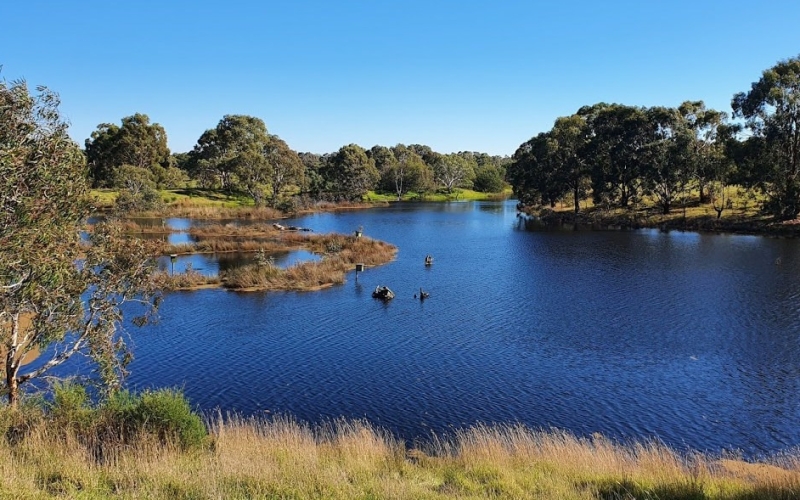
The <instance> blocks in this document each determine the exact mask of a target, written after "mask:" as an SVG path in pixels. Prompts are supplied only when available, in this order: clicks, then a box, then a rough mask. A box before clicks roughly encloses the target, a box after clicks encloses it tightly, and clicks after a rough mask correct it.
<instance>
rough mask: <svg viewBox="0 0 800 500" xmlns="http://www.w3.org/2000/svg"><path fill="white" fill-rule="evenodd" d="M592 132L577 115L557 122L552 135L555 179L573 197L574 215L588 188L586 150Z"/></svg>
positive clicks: (550, 146) (583, 119)
mask: <svg viewBox="0 0 800 500" xmlns="http://www.w3.org/2000/svg"><path fill="white" fill-rule="evenodd" d="M589 140H590V130H589V127H588V125H587V123H586V118H585V117H583V116H581V115H578V114H575V115H571V116H566V117H561V118H558V119H556V121H555V124H554V125H553V129H552V130H551V132H550V145H549V148H550V151H551V152H550V154H551V155H553V157H554V158H553V159H552V163H553V167H554V168H555V169H556V170H557V172H555V174H554V176H555V178H557V179H558V180H559V182H561V183H563V184H564V189H565V191H567V192H571V193H572V198H573V203H574V209H575V213H576V214H577V213H578V212H580V209H581V205H580V202H581V200H582V199H583V198H585V197H586V194H587V191H588V188H589V169H588V159H587V149H588V146H589Z"/></svg>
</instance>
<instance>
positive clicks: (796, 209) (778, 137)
mask: <svg viewBox="0 0 800 500" xmlns="http://www.w3.org/2000/svg"><path fill="white" fill-rule="evenodd" d="M732 107H733V110H734V115H735V116H736V117H742V118H744V119H745V120H746V124H747V128H748V129H749V130H750V132H751V134H752V137H751V139H752V140H753V141H757V142H760V143H761V146H760V147H759V148H758V149H760V150H761V153H762V155H761V156H760V157H759V158H752V159H751V161H753V162H754V163H755V164H756V165H757V166H758V167H759V170H760V171H761V178H762V179H763V186H764V188H765V190H766V192H767V194H768V195H769V196H770V203H769V208H770V209H771V211H772V212H773V213H774V214H775V215H776V216H778V217H780V218H782V219H793V218H795V217H797V215H798V213H800V178H798V176H800V56H798V57H793V58H791V59H787V60H785V61H781V62H779V63H778V64H776V65H775V66H773V67H772V68H770V69H768V70H766V71H764V72H763V74H762V75H761V78H760V79H759V80H758V81H757V82H754V83H753V84H752V85H751V87H750V90H749V91H748V92H740V93H738V94H736V95H735V96H734V97H733V101H732Z"/></svg>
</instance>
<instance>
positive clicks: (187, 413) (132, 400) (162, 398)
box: [98, 389, 208, 449]
mask: <svg viewBox="0 0 800 500" xmlns="http://www.w3.org/2000/svg"><path fill="white" fill-rule="evenodd" d="M98 424H99V425H98V434H100V435H102V436H106V437H107V438H112V437H113V438H115V439H119V440H120V441H122V442H124V443H130V442H131V441H133V440H135V439H136V438H137V437H139V436H141V435H143V434H144V435H152V436H155V437H157V438H158V440H159V441H160V442H161V443H164V444H166V443H177V444H180V446H181V447H182V448H184V449H186V448H193V447H199V446H202V445H203V444H204V443H205V441H206V437H207V436H208V432H207V430H206V428H205V425H204V424H203V421H202V419H201V418H200V416H199V415H197V414H196V413H194V412H193V411H192V409H191V407H190V406H189V402H188V401H187V400H186V398H185V397H184V395H183V393H181V392H180V391H175V390H171V389H161V390H158V391H147V392H144V393H142V394H139V395H132V394H131V393H129V392H127V391H122V392H119V393H117V394H115V395H114V396H112V397H111V398H109V400H108V401H107V402H106V404H105V405H104V407H102V408H101V409H100V418H99V422H98Z"/></svg>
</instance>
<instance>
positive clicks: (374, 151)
mask: <svg viewBox="0 0 800 500" xmlns="http://www.w3.org/2000/svg"><path fill="white" fill-rule="evenodd" d="M367 156H368V157H369V158H370V159H371V160H372V161H373V162H375V168H376V169H377V170H378V173H379V174H380V181H379V184H378V188H379V189H380V190H381V191H382V192H387V193H390V192H393V191H394V171H395V165H396V164H397V158H395V157H394V153H393V152H392V150H391V149H389V148H387V147H386V146H380V145H377V144H376V145H375V146H372V147H371V148H370V149H369V150H367Z"/></svg>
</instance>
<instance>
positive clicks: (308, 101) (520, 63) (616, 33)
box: [0, 0, 800, 155]
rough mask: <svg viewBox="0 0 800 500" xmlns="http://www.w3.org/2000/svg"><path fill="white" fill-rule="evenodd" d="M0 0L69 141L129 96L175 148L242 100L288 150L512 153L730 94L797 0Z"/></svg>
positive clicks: (778, 45) (794, 35)
mask: <svg viewBox="0 0 800 500" xmlns="http://www.w3.org/2000/svg"><path fill="white" fill-rule="evenodd" d="M3 3H4V5H3V6H2V8H0V18H2V22H0V26H1V28H0V65H2V66H3V70H2V74H0V77H2V78H4V79H6V80H14V79H18V78H24V79H25V80H27V81H28V83H29V85H30V86H31V87H33V86H35V85H46V86H48V87H50V88H51V89H53V90H55V91H57V92H58V93H59V94H60V95H61V99H62V106H61V110H62V112H63V114H64V115H65V116H66V117H67V118H68V119H69V121H70V122H71V124H72V127H71V129H70V130H71V134H72V136H73V138H74V139H75V140H76V141H77V142H78V143H79V144H81V145H83V143H84V140H85V139H86V138H87V137H88V136H89V135H90V134H91V132H92V131H93V130H95V129H96V127H97V125H98V124H100V123H103V122H110V123H119V122H120V120H121V119H122V118H123V117H125V116H129V115H132V114H134V113H137V112H139V113H145V114H147V115H148V116H149V117H150V119H151V121H153V122H157V123H160V124H161V125H162V126H164V128H165V129H166V131H167V135H168V137H169V146H170V148H171V149H172V150H173V151H175V152H181V151H188V150H190V149H191V148H192V146H193V145H194V144H195V142H196V141H197V138H198V137H199V136H200V134H202V132H203V131H204V130H206V129H209V128H213V127H215V126H216V124H217V122H218V121H219V120H220V119H221V118H222V116H223V115H225V114H248V115H253V116H257V117H259V118H261V119H263V120H264V121H265V123H266V124H267V128H268V129H269V131H270V133H273V134H278V135H279V136H281V137H282V138H283V139H284V140H286V142H287V143H288V144H289V145H290V146H291V147H292V148H293V149H295V150H298V151H311V152H315V153H326V152H332V151H335V150H337V149H339V148H340V147H341V146H343V145H345V144H350V143H357V144H359V145H361V146H364V147H366V148H369V147H371V146H373V145H375V144H381V145H386V146H392V145H395V144H397V143H405V144H411V143H420V144H427V145H429V146H431V147H432V148H433V149H434V150H436V151H439V152H442V153H447V152H452V151H462V150H469V151H482V152H487V153H490V154H499V155H511V154H513V153H514V151H515V150H516V148H517V147H518V146H519V145H520V144H521V143H522V142H524V141H526V140H527V139H529V138H530V137H532V136H533V135H535V134H537V133H539V132H542V131H545V130H548V129H549V128H550V127H551V126H552V124H553V121H554V120H555V119H556V118H557V117H558V116H564V115H569V114H571V113H573V112H575V111H576V110H577V109H578V108H579V107H580V106H582V105H586V104H593V103H596V102H601V101H604V102H619V103H623V104H629V105H643V106H650V105H668V106H677V105H678V104H680V103H681V102H682V101H684V100H688V99H692V100H697V99H702V100H704V101H705V102H706V104H707V105H708V106H710V107H713V108H716V109H720V110H724V111H730V100H731V97H732V96H733V94H734V93H736V92H740V91H746V90H747V89H749V87H750V84H751V83H752V82H753V81H755V80H757V79H758V78H759V77H760V75H761V73H762V71H764V70H765V69H767V68H769V67H771V66H772V65H774V64H775V63H776V62H778V61H779V60H783V59H787V58H789V57H794V56H797V55H798V54H800V29H799V26H800V25H798V20H800V2H798V1H797V0H764V1H762V2H752V1H748V2H744V1H740V0H732V1H721V0H714V1H703V0H695V1H685V0H674V1H669V2H668V1H661V0H639V1H605V2H600V1H595V2H589V1H579V0H562V1H552V2H537V1H511V0H494V1H471V0H462V1H450V0H441V1H437V0H428V1H417V0H412V1H391V0H383V1H382V0H373V1H367V0H339V1H336V0H328V1H316V0H314V1H311V0H309V1H304V0H295V1H286V2H276V1H271V0H262V1H257V0H254V1H250V0H227V1H219V2H205V1H203V0H194V1H184V0H160V1H151V0H139V1H136V2H122V1H120V2H117V1H109V0H103V1H95V0H89V1H80V0H70V1H66V0H49V1H44V0H26V1H24V2H23V1H8V2H3Z"/></svg>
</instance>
